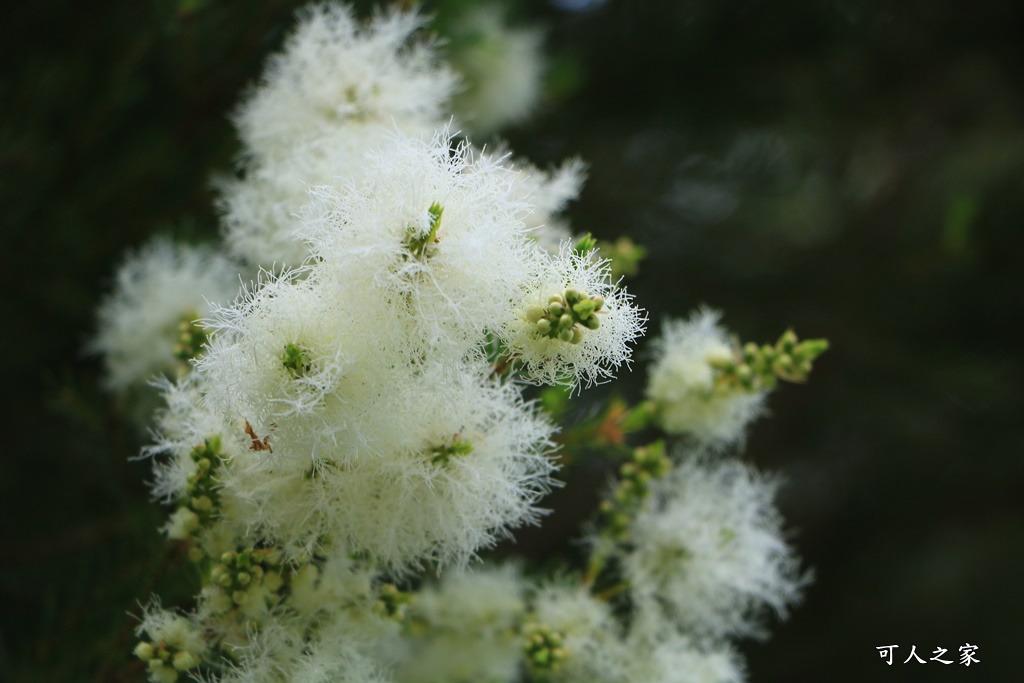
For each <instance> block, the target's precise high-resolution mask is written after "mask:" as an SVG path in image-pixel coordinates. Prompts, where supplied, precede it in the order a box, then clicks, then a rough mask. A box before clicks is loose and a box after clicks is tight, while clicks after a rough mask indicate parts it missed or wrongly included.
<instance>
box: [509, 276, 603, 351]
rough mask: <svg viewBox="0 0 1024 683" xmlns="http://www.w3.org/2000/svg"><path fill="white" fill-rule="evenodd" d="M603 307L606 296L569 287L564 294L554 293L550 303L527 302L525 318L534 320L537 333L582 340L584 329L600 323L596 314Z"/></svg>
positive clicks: (570, 341)
mask: <svg viewBox="0 0 1024 683" xmlns="http://www.w3.org/2000/svg"><path fill="white" fill-rule="evenodd" d="M603 307H604V297H603V296H600V295H596V296H590V295H589V294H587V293H586V292H585V291H583V290H580V289H576V288H575V287H569V288H568V289H566V290H565V291H564V292H563V293H561V294H553V295H551V297H550V298H549V299H548V304H547V306H540V305H537V304H533V305H530V306H528V307H527V308H526V319H527V320H528V321H530V322H531V323H533V325H534V326H535V330H536V333H537V335H538V336H543V337H549V338H551V339H560V340H561V341H563V342H568V343H570V344H579V343H580V342H581V341H583V330H584V329H587V330H596V329H598V328H599V327H601V321H600V319H598V317H597V314H598V313H600V312H601V309H602V308H603Z"/></svg>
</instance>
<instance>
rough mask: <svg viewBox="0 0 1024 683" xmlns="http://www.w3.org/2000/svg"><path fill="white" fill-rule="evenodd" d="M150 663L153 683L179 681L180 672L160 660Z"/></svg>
mask: <svg viewBox="0 0 1024 683" xmlns="http://www.w3.org/2000/svg"><path fill="white" fill-rule="evenodd" d="M149 663H150V667H149V680H150V681H152V682H153V683H175V681H177V680H178V672H177V671H175V670H174V669H173V668H171V667H169V666H167V665H166V664H164V663H163V662H161V661H160V660H159V659H151V660H150V661H149ZM153 664H156V666H152V665H153Z"/></svg>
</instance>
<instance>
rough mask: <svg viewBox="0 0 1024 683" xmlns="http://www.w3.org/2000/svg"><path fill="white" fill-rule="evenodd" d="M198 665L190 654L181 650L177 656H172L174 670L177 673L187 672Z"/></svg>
mask: <svg viewBox="0 0 1024 683" xmlns="http://www.w3.org/2000/svg"><path fill="white" fill-rule="evenodd" d="M198 665H199V662H198V661H197V660H196V658H195V657H194V656H193V655H192V653H191V652H187V651H185V650H182V651H181V652H179V653H178V654H176V655H174V668H175V669H177V670H178V671H188V670H189V669H193V668H195V667H196V666H198Z"/></svg>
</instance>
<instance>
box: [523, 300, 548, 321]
mask: <svg viewBox="0 0 1024 683" xmlns="http://www.w3.org/2000/svg"><path fill="white" fill-rule="evenodd" d="M543 317H544V309H543V308H541V307H540V306H538V305H537V304H531V305H530V306H527V307H526V319H527V320H529V321H530V322H531V323H535V322H537V321H538V320H540V319H541V318H543Z"/></svg>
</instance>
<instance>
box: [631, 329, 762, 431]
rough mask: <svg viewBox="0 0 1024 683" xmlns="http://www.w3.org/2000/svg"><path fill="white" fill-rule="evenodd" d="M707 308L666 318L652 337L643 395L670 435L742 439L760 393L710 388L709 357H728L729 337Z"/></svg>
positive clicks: (712, 385) (758, 407)
mask: <svg viewBox="0 0 1024 683" xmlns="http://www.w3.org/2000/svg"><path fill="white" fill-rule="evenodd" d="M719 317H720V314H719V313H717V312H715V311H711V310H708V309H701V310H699V311H697V312H696V313H694V314H693V315H692V316H691V317H690V319H689V320H669V321H667V322H666V323H665V329H664V331H663V333H662V336H661V337H659V338H658V339H656V340H655V342H654V362H653V363H652V364H651V368H650V373H649V380H648V385H647V396H648V398H650V399H651V400H653V401H654V402H655V403H656V404H657V406H658V411H659V417H660V421H661V426H662V427H663V428H664V429H665V431H666V432H669V433H670V434H683V433H689V434H692V435H694V436H695V437H696V438H697V439H698V440H699V441H701V442H703V443H705V444H707V445H710V446H725V445H728V444H730V443H734V442H736V441H738V440H740V439H742V438H743V434H744V429H745V427H746V426H747V424H748V423H749V422H750V421H751V420H752V419H754V418H755V417H757V415H758V414H759V413H760V412H761V406H762V404H763V403H764V398H765V395H766V392H763V391H760V392H754V393H748V392H744V391H739V390H731V391H719V390H716V388H715V383H714V370H713V368H712V366H711V361H712V360H715V359H722V360H725V359H729V358H732V356H733V351H732V345H731V343H730V340H729V337H728V335H727V334H726V332H725V330H723V329H722V328H721V327H720V326H719V325H718V319H719Z"/></svg>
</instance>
